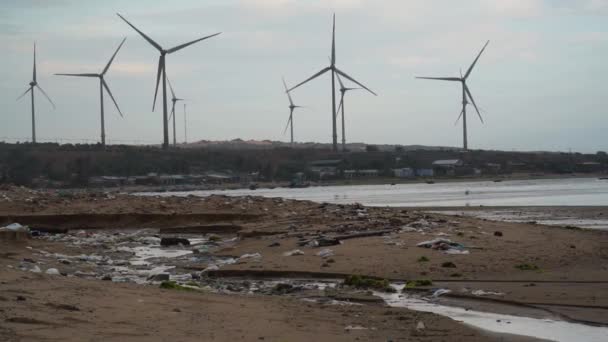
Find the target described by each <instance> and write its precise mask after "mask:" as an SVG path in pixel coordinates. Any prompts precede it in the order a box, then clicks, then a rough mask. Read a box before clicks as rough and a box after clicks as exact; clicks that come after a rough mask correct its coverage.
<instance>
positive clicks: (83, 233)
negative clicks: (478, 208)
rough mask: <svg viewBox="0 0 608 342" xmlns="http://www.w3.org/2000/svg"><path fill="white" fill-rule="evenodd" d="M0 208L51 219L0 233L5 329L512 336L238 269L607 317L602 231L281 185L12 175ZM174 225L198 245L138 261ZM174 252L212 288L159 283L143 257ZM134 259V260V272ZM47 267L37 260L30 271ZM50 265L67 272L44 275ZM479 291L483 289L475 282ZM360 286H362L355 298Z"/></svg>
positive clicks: (307, 336)
mask: <svg viewBox="0 0 608 342" xmlns="http://www.w3.org/2000/svg"><path fill="white" fill-rule="evenodd" d="M606 215H608V213H606ZM0 220H1V221H2V223H12V222H19V223H21V224H27V225H29V226H30V228H31V229H32V230H39V231H41V232H42V234H41V235H42V236H39V237H34V238H33V239H31V240H28V241H22V242H15V241H2V242H0V243H1V244H2V245H1V246H0V247H1V252H0V267H1V268H2V270H3V271H2V272H1V273H0V337H2V338H4V339H5V340H11V341H12V340H15V341H19V340H23V341H27V340H40V339H42V338H45V339H49V340H74V341H82V340H103V341H106V340H116V341H122V340H143V339H146V340H167V339H169V338H170V339H172V340H176V341H178V340H179V341H181V340H220V341H224V340H225V341H228V340H230V341H233V340H262V339H264V340H271V341H275V340H289V341H295V340H311V339H312V338H316V339H319V340H323V341H325V340H327V341H336V340H349V341H350V340H355V339H357V338H358V339H359V340H373V341H377V340H380V341H386V340H393V341H397V340H408V341H409V340H414V341H415V340H421V341H436V340H445V341H454V340H462V341H481V340H501V339H503V340H504V338H505V336H499V335H491V334H487V333H484V332H481V331H479V330H475V329H473V328H470V327H467V326H464V325H462V324H459V323H457V322H454V321H452V320H450V319H448V318H444V317H440V316H436V315H432V314H426V313H418V312H411V311H408V310H404V309H395V308H387V307H386V306H385V305H383V303H382V302H381V301H376V300H370V299H369V298H368V297H370V296H369V293H367V292H366V291H362V292H361V293H359V294H358V295H353V291H352V289H346V290H345V293H346V294H339V295H336V294H335V293H333V294H331V296H330V295H329V294H328V292H327V291H317V292H320V293H319V294H317V295H316V296H313V297H315V298H316V297H322V298H323V299H324V301H321V302H320V303H319V302H312V301H303V299H307V298H305V297H306V296H305V295H299V296H277V295H276V293H272V292H270V293H267V292H264V291H261V292H260V291H257V292H256V291H252V290H250V289H245V290H240V289H238V288H237V289H234V288H231V287H230V286H232V287H235V286H237V285H233V284H230V283H229V282H230V280H229V279H233V277H241V279H243V278H246V279H256V278H268V277H272V278H281V279H287V278H308V279H313V278H318V279H325V278H333V279H343V278H344V277H347V276H348V275H353V274H357V275H365V276H371V277H377V278H386V279H391V280H397V281H407V280H422V279H425V280H427V279H428V280H432V281H433V284H432V285H431V286H421V287H420V288H417V289H413V290H412V291H414V290H415V291H420V292H424V291H427V290H428V291H433V290H435V289H437V288H446V289H450V290H452V293H451V294H448V295H446V296H445V297H442V298H444V299H443V300H445V301H450V300H456V301H457V300H465V302H466V300H467V298H471V299H475V300H476V301H482V302H483V303H484V305H488V303H490V304H491V303H492V302H500V303H509V304H513V305H515V307H518V306H520V307H521V308H522V311H523V310H524V308H530V307H534V308H540V309H543V310H546V312H550V313H551V314H553V315H555V316H556V317H560V318H561V319H564V320H571V321H577V322H586V323H591V324H608V232H605V231H604V232H602V231H591V230H579V229H564V228H556V227H546V226H542V225H536V224H523V223H500V222H491V221H485V220H479V219H475V218H471V217H454V216H445V215H439V214H427V213H424V212H418V211H414V210H409V209H388V208H365V207H363V206H360V205H332V204H318V203H312V202H306V201H294V200H283V199H265V198H255V197H244V198H228V197H224V196H212V197H208V198H204V199H202V198H197V197H186V198H176V197H163V198H157V197H135V196H129V195H125V194H117V193H101V192H86V191H83V192H76V193H74V192H69V193H67V192H57V191H33V190H29V189H24V188H13V187H6V188H4V189H2V190H0ZM48 232H50V233H52V234H48ZM55 233H60V234H55ZM366 235H369V236H366ZM162 237H180V238H186V239H189V240H191V241H193V244H192V246H179V247H176V248H178V251H180V250H184V251H185V253H188V254H184V255H182V256H179V257H176V258H174V259H171V260H167V259H162V258H158V259H150V260H154V261H155V262H157V263H158V264H155V263H154V262H151V263H149V264H148V265H138V266H132V265H131V264H132V261H133V259H130V258H133V254H134V253H135V254H136V252H134V251H135V250H136V249H137V248H139V247H140V246H142V243H143V244H153V243H158V241H157V240H155V239H158V240H160V238H162ZM336 238H337V240H339V244H335V243H336ZM435 238H444V239H450V240H451V241H453V242H456V243H458V244H459V245H458V246H457V248H455V249H454V250H455V253H458V254H448V253H447V252H446V251H444V250H440V249H439V250H438V249H427V248H421V247H417V246H416V245H417V244H418V243H420V242H422V241H425V240H431V239H435ZM197 239H199V240H201V242H200V244H199V245H197V244H196V243H194V241H195V240H197ZM96 241H97V242H96ZM99 241H101V242H99ZM142 241H143V242H142ZM150 241H151V242H150ZM319 243H321V245H322V246H317V244H319ZM118 245H120V246H121V247H120V248H117V246H118ZM295 250H298V251H299V252H296V253H294V251H295ZM193 251H194V253H193ZM300 252H301V253H300ZM290 254H293V255H290ZM300 254H301V255H300ZM319 254H322V255H319ZM324 254H329V255H324ZM247 255H249V257H243V256H247ZM79 256H80V257H79ZM82 256H84V257H82ZM125 260H126V261H127V262H125ZM129 260H130V261H129ZM218 260H219V261H226V260H231V261H230V262H226V263H223V262H218ZM167 263H170V264H171V266H175V267H174V268H171V269H170V270H164V271H166V272H168V273H170V274H171V275H170V279H172V280H174V279H175V280H176V281H177V282H178V283H179V282H180V281H181V282H186V281H188V282H192V281H193V282H195V283H196V286H201V287H202V288H205V289H208V290H204V291H203V290H201V291H199V290H196V291H180V290H165V289H162V290H161V289H159V288H158V285H159V282H156V281H154V280H148V276H149V275H151V274H150V273H149V270H146V267H148V268H150V267H152V266H158V265H161V264H162V265H163V266H165V265H166V264H167ZM125 264H126V265H127V266H129V267H131V269H128V270H127V271H125V270H124V268H125V266H124V265H125ZM35 267H38V268H39V269H40V271H41V272H40V273H35V272H32V270H33V269H34V268H35ZM49 268H56V269H57V270H58V271H59V273H61V274H63V275H47V274H44V271H45V270H46V269H49ZM129 272H131V273H129ZM133 272H139V273H133ZM142 272H143V273H142ZM146 272H148V273H146ZM161 273H162V272H161ZM133 274H136V275H137V276H140V275H141V274H143V276H140V277H139V278H137V277H135V278H134V277H133ZM184 275H186V276H188V277H186V278H184V277H183V276H184ZM129 277H131V278H129ZM103 279H105V280H103ZM134 279H135V280H142V281H141V282H142V283H143V285H137V284H134V282H135V281H134ZM237 279H238V278H237ZM125 281H126V283H123V282H125ZM218 282H220V283H219V284H220V285H217V286H216V285H214V284H218ZM210 284H211V285H210ZM226 284H229V285H226ZM238 286H242V283H239V285H238ZM479 290H483V291H485V292H486V293H485V294H483V295H475V294H474V293H478V291H479ZM476 291H477V292H476ZM488 292H491V294H487V293H488ZM492 293H493V294H492ZM359 295H362V296H363V297H365V298H366V299H365V300H361V301H358V300H357V299H356V298H355V297H357V296H359ZM349 296H350V297H349ZM327 298H331V299H332V300H334V301H335V299H336V298H338V299H339V300H338V302H339V303H336V302H330V301H327V300H326V299H327ZM344 298H347V300H344V302H347V304H348V303H351V304H352V303H354V304H364V305H347V304H345V303H343V300H342V299H344ZM466 303H468V304H466V305H473V304H471V303H473V302H471V301H469V302H466ZM419 322H423V324H424V328H422V329H421V328H420V326H419ZM349 327H350V328H349ZM353 327H355V328H356V329H354V330H352V329H351V328H353ZM347 328H348V329H347ZM361 328H363V329H361ZM2 338H0V340H2ZM506 339H507V340H513V339H515V337H513V336H508V337H506Z"/></svg>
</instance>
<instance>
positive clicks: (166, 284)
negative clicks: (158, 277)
mask: <svg viewBox="0 0 608 342" xmlns="http://www.w3.org/2000/svg"><path fill="white" fill-rule="evenodd" d="M187 285H188V286H184V285H180V284H178V283H176V282H174V281H163V282H162V283H161V284H160V288H161V289H166V290H179V291H196V289H193V288H192V287H191V286H194V287H198V284H196V283H195V285H190V284H187Z"/></svg>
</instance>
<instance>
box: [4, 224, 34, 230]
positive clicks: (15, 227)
mask: <svg viewBox="0 0 608 342" xmlns="http://www.w3.org/2000/svg"><path fill="white" fill-rule="evenodd" d="M2 229H6V230H12V231H22V230H28V228H27V226H22V225H20V224H19V223H11V224H9V225H8V226H4V227H2Z"/></svg>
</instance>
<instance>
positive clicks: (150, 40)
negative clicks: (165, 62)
mask: <svg viewBox="0 0 608 342" xmlns="http://www.w3.org/2000/svg"><path fill="white" fill-rule="evenodd" d="M116 15H118V16H119V17H120V19H122V20H124V22H125V23H127V24H128V25H129V26H131V27H132V28H133V29H134V30H135V31H137V33H139V34H140V35H141V36H142V37H144V39H145V40H147V41H148V43H150V44H151V45H152V46H154V47H155V48H156V49H157V50H158V51H161V52H162V51H163V48H162V47H161V46H160V45H158V43H156V42H155V41H153V40H152V38H150V37H148V36H146V34H145V33H143V32H141V31H140V30H138V29H137V27H135V26H133V24H131V23H130V22H129V21H128V20H127V19H125V18H124V17H123V16H122V15H120V13H116Z"/></svg>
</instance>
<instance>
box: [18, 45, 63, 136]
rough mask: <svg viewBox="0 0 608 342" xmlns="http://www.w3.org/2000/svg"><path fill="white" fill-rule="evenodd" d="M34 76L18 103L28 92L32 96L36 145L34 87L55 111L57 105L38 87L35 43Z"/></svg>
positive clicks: (33, 134) (34, 128)
mask: <svg viewBox="0 0 608 342" xmlns="http://www.w3.org/2000/svg"><path fill="white" fill-rule="evenodd" d="M32 74H33V75H32V81H30V87H29V88H28V89H27V90H26V91H25V92H24V93H23V94H21V96H19V97H18V98H17V101H19V100H20V99H21V98H22V97H24V96H25V95H26V94H27V93H28V92H29V93H30V95H31V96H32V143H33V144H35V143H36V106H35V104H34V103H35V102H34V87H36V88H38V90H40V92H41V93H42V95H44V97H46V99H47V100H49V102H50V103H51V105H52V106H53V109H55V104H54V103H53V101H51V98H50V97H49V96H48V95H47V94H46V92H45V91H44V90H43V89H42V87H40V85H38V81H37V80H36V44H35V43H34V71H33V73H32Z"/></svg>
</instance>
